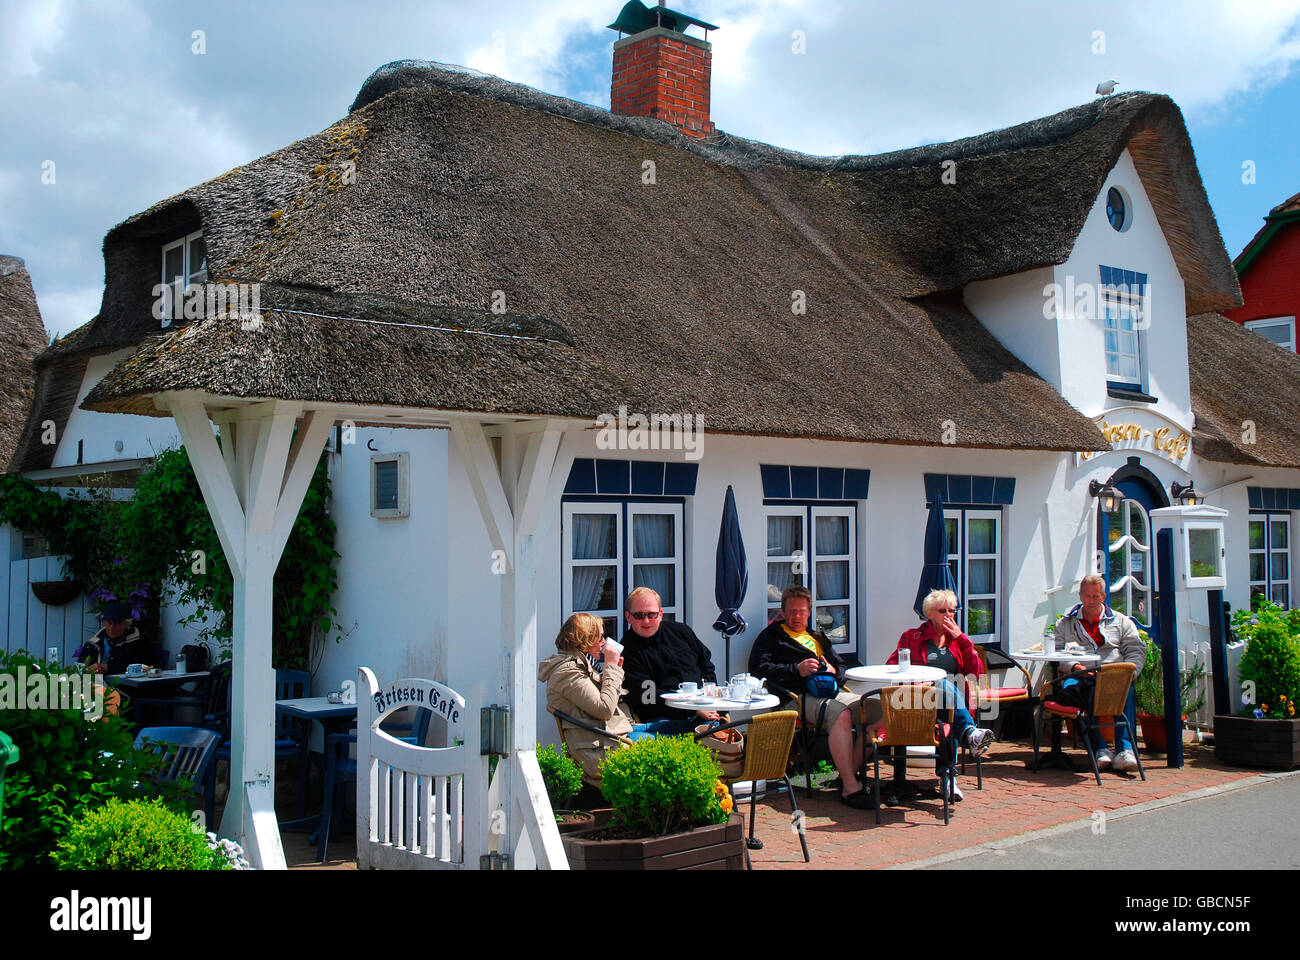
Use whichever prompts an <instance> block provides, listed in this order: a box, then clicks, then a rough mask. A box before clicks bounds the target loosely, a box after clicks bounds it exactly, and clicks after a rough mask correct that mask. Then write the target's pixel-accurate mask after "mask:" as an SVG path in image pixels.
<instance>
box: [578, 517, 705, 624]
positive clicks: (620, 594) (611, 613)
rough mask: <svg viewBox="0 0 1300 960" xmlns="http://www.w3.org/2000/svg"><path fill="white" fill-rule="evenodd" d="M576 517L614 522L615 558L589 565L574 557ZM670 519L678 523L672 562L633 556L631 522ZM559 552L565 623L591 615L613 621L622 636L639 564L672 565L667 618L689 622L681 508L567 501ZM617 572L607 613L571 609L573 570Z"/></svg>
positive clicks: (684, 541) (683, 518) (661, 558)
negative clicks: (671, 595) (574, 616)
mask: <svg viewBox="0 0 1300 960" xmlns="http://www.w3.org/2000/svg"><path fill="white" fill-rule="evenodd" d="M575 514H606V515H608V516H612V517H613V518H614V557H613V558H612V559H610V558H605V557H597V558H594V559H591V560H575V559H574V557H573V542H572V536H573V534H572V531H573V517H574V515H575ZM652 514H653V515H664V514H667V515H669V516H672V517H674V518H675V520H676V522H675V523H674V524H673V549H674V550H675V551H676V556H674V557H634V556H633V532H634V522H633V518H634V517H637V516H645V515H652ZM560 517H561V526H560V541H561V543H560V550H561V564H560V566H561V578H562V579H561V584H560V606H561V610H562V612H563V616H564V617H565V619H567V618H568V617H570V616H571V615H572V614H575V613H590V614H593V615H595V616H597V617H600V618H602V619H605V618H613V619H614V620H615V621H616V622H617V624H618V626H619V628H620V632H621V628H622V627H623V626H624V618H623V612H624V611H623V604H624V602H625V601H626V600H627V595H628V593H629V592H630V591H631V586H630V585H631V584H632V583H634V582H635V575H634V573H635V572H634V570H633V567H635V566H637V565H639V564H664V563H671V564H673V566H674V568H675V569H674V571H673V592H674V598H675V601H676V602H675V603H672V604H664V607H663V610H664V618H665V619H667V618H668V617H670V616H671V617H672V618H673V619H674V620H676V621H677V622H678V623H684V622H685V612H686V593H685V590H686V530H685V521H686V511H685V508H684V506H683V504H681V503H676V502H671V501H670V502H664V503H659V502H655V501H647V500H616V501H603V500H565V501H564V502H563V503H562V504H561V513H560ZM611 564H612V565H613V567H614V576H615V581H614V606H613V607H611V608H609V609H604V608H602V609H599V610H580V609H577V608H575V607H574V605H573V571H574V568H575V567H584V566H585V567H607V566H610V565H611Z"/></svg>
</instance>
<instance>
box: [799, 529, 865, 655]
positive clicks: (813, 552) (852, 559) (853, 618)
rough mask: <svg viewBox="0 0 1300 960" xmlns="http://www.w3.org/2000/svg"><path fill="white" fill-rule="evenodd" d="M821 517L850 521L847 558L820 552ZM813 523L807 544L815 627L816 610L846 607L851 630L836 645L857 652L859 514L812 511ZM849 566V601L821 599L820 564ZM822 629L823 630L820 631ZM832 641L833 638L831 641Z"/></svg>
mask: <svg viewBox="0 0 1300 960" xmlns="http://www.w3.org/2000/svg"><path fill="white" fill-rule="evenodd" d="M819 517H847V518H848V521H849V529H848V547H849V552H848V553H847V554H838V553H827V554H821V553H818V552H817V519H818V518H819ZM811 520H812V522H811V524H810V525H809V526H808V531H807V536H806V538H805V540H804V544H805V546H806V547H807V548H808V554H809V556H810V557H811V561H810V567H809V569H810V570H811V572H812V587H811V589H812V595H813V611H812V614H813V615H812V619H813V626H814V627H818V624H817V609H818V608H819V607H843V606H847V607H848V608H849V619H848V629H847V630H846V631H845V632H844V640H843V641H842V642H839V643H835V646H836V647H837V648H842V649H844V650H856V649H857V644H856V637H857V629H858V622H857V621H858V616H857V609H858V608H857V599H858V597H857V579H858V563H857V556H856V547H857V542H858V530H857V510H856V509H854V508H853V507H818V506H814V507H813V508H812V518H811ZM844 560H847V561H848V564H849V578H848V582H849V595H848V597H847V598H838V597H825V596H823V595H822V590H821V585H820V584H819V583H818V582H817V564H818V563H819V562H824V561H844ZM818 629H820V627H818ZM832 640H833V638H832Z"/></svg>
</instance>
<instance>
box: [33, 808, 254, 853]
mask: <svg viewBox="0 0 1300 960" xmlns="http://www.w3.org/2000/svg"><path fill="white" fill-rule="evenodd" d="M209 836H211V835H209ZM213 839H215V837H214V838H213ZM236 849H238V848H236ZM239 852H240V853H242V852H243V851H239ZM241 859H242V857H241ZM55 862H56V864H57V866H58V867H59V868H61V869H63V870H230V869H232V865H231V858H230V856H229V854H228V852H227V851H226V850H225V849H224V848H223V847H221V845H220V843H217V844H215V845H214V844H213V843H211V842H209V841H207V840H205V839H204V837H203V835H202V834H200V833H196V832H195V830H194V828H193V827H192V826H191V823H190V819H189V817H187V816H185V814H183V813H176V812H174V811H172V810H168V809H167V808H166V807H165V806H164V805H163V803H162V801H161V800H159V799H157V798H155V799H153V800H151V801H148V802H146V801H144V800H127V801H125V802H123V801H122V800H118V799H117V798H113V799H111V800H109V801H108V802H107V803H106V804H104V805H103V806H102V807H99V808H97V809H94V810H90V811H87V812H86V813H85V814H83V815H82V816H81V817H79V818H78V819H77V820H76V821H74V822H73V824H72V828H71V829H70V830H69V831H68V834H67V836H65V837H64V838H63V840H61V841H60V842H59V848H58V852H57V853H56V854H55Z"/></svg>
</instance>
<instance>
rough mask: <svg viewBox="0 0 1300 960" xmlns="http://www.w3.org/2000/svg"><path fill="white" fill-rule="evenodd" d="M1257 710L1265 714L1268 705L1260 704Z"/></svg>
mask: <svg viewBox="0 0 1300 960" xmlns="http://www.w3.org/2000/svg"><path fill="white" fill-rule="evenodd" d="M1259 709H1261V710H1263V711H1264V712H1265V713H1268V704H1267V703H1261V704H1260V705H1259Z"/></svg>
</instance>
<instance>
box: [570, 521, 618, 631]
mask: <svg viewBox="0 0 1300 960" xmlns="http://www.w3.org/2000/svg"><path fill="white" fill-rule="evenodd" d="M613 529H614V517H613V516H611V515H610V514H605V513H590V514H583V513H575V514H574V515H573V559H574V560H604V559H607V558H609V559H613V558H612V557H611V556H610V555H611V549H610V547H611V543H612V541H613V536H612V531H613ZM611 570H612V568H611V567H608V566H582V567H578V566H575V567H574V568H573V609H574V610H599V609H601V607H600V595H601V593H602V592H603V591H604V587H605V583H606V581H607V580H608V579H609V576H610V573H611Z"/></svg>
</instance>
